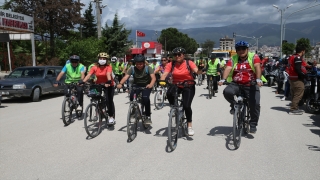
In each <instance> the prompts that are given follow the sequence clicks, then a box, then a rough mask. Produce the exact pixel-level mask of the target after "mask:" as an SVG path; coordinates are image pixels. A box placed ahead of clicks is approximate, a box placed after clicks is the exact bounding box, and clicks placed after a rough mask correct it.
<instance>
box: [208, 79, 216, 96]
mask: <svg viewBox="0 0 320 180" xmlns="http://www.w3.org/2000/svg"><path fill="white" fill-rule="evenodd" d="M208 91H209V99H211V98H212V96H214V95H215V92H214V90H213V78H212V76H210V79H209V84H208Z"/></svg>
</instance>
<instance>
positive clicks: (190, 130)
mask: <svg viewBox="0 0 320 180" xmlns="http://www.w3.org/2000/svg"><path fill="white" fill-rule="evenodd" d="M188 135H189V136H193V135H194V130H193V129H192V127H188Z"/></svg>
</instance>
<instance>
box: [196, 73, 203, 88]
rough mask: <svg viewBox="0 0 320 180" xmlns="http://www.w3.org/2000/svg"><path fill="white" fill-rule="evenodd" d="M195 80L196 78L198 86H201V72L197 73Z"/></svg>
mask: <svg viewBox="0 0 320 180" xmlns="http://www.w3.org/2000/svg"><path fill="white" fill-rule="evenodd" d="M197 80H198V86H201V85H202V81H203V79H202V72H201V73H199V74H198V77H197Z"/></svg>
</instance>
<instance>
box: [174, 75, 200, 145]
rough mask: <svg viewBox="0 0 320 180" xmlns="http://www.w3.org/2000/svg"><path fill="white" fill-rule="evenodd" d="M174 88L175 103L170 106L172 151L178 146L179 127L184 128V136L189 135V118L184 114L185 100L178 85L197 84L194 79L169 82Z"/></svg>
mask: <svg viewBox="0 0 320 180" xmlns="http://www.w3.org/2000/svg"><path fill="white" fill-rule="evenodd" d="M169 85H170V86H173V88H174V105H173V106H171V107H170V114H169V122H168V144H169V147H170V149H171V150H172V151H174V150H175V149H176V147H177V143H178V137H179V129H182V132H183V136H189V135H188V125H187V118H186V117H185V115H184V109H183V100H182V99H181V98H180V94H181V93H178V87H181V86H183V87H188V86H190V85H195V81H193V80H185V81H183V82H182V83H177V84H169Z"/></svg>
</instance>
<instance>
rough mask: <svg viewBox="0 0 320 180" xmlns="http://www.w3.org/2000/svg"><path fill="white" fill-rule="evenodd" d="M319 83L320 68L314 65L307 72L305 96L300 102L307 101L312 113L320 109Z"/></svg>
mask: <svg viewBox="0 0 320 180" xmlns="http://www.w3.org/2000/svg"><path fill="white" fill-rule="evenodd" d="M318 84H320V69H318V68H316V67H313V69H312V70H310V71H309V72H308V73H307V78H306V81H305V90H304V94H303V98H302V99H301V101H300V103H299V105H303V104H304V103H306V109H307V111H308V112H310V113H316V112H319V111H320V88H319V87H318Z"/></svg>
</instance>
